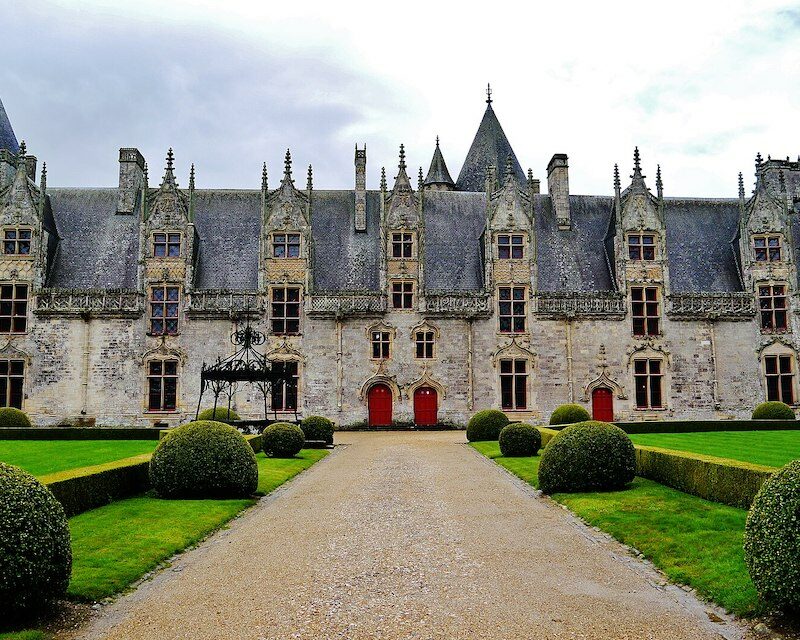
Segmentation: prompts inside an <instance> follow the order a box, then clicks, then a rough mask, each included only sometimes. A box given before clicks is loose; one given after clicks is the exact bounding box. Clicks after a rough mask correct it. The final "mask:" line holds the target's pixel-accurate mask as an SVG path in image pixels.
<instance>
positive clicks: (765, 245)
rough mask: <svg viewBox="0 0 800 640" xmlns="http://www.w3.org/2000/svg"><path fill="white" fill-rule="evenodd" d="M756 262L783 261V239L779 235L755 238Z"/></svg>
mask: <svg viewBox="0 0 800 640" xmlns="http://www.w3.org/2000/svg"><path fill="white" fill-rule="evenodd" d="M753 249H754V252H755V258H756V262H780V261H781V237H780V236H779V235H768V236H753Z"/></svg>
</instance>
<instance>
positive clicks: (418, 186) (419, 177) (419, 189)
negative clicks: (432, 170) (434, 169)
mask: <svg viewBox="0 0 800 640" xmlns="http://www.w3.org/2000/svg"><path fill="white" fill-rule="evenodd" d="M422 184H423V178H422V167H420V168H419V173H418V174H417V191H422Z"/></svg>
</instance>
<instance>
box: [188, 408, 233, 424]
mask: <svg viewBox="0 0 800 640" xmlns="http://www.w3.org/2000/svg"><path fill="white" fill-rule="evenodd" d="M197 419H198V420H214V421H216V422H224V423H225V424H230V423H231V422H233V421H234V420H241V419H242V418H241V416H240V415H239V414H238V413H236V412H235V411H234V410H233V409H231V410H230V411H228V407H217V408H216V409H203V410H202V411H201V412H200V413H199V414H198V415H197Z"/></svg>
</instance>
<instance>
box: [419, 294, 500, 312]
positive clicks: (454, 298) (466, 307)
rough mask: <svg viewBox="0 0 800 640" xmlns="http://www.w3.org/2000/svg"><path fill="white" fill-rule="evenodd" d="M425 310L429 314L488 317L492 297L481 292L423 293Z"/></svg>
mask: <svg viewBox="0 0 800 640" xmlns="http://www.w3.org/2000/svg"><path fill="white" fill-rule="evenodd" d="M425 311H426V312H427V313H428V314H431V315H446V316H455V317H464V318H474V317H479V316H480V317H488V316H490V315H491V314H492V298H491V296H489V295H487V294H483V293H478V294H475V293H464V292H460V291H454V292H436V293H427V294H425Z"/></svg>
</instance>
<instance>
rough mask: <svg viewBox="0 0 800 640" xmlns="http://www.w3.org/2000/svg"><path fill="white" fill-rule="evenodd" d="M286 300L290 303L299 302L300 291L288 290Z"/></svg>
mask: <svg viewBox="0 0 800 640" xmlns="http://www.w3.org/2000/svg"><path fill="white" fill-rule="evenodd" d="M286 299H287V300H288V301H289V302H298V301H299V300H300V289H287V290H286Z"/></svg>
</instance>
